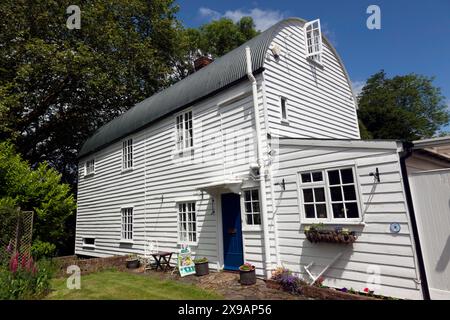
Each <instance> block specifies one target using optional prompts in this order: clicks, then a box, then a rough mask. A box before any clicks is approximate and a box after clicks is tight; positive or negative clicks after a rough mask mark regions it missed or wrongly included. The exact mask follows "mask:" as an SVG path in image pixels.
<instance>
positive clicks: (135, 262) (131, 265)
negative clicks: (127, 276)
mask: <svg viewBox="0 0 450 320" xmlns="http://www.w3.org/2000/svg"><path fill="white" fill-rule="evenodd" d="M139 265H140V262H139V259H131V260H127V268H128V269H137V268H139Z"/></svg>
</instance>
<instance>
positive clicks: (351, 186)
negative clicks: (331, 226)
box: [328, 168, 359, 219]
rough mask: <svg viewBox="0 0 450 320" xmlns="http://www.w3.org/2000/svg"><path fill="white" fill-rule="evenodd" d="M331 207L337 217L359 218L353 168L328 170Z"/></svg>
mask: <svg viewBox="0 0 450 320" xmlns="http://www.w3.org/2000/svg"><path fill="white" fill-rule="evenodd" d="M328 181H329V185H330V187H329V188H330V196H331V207H332V211H333V217H334V218H335V219H344V218H348V219H352V218H358V217H359V213H358V202H357V199H356V188H355V179H354V178H353V170H352V169H351V168H347V169H339V170H330V171H328Z"/></svg>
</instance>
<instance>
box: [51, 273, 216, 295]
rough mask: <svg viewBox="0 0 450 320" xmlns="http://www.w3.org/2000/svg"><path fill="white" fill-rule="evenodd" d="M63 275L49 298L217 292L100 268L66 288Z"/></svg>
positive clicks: (53, 283)
mask: <svg viewBox="0 0 450 320" xmlns="http://www.w3.org/2000/svg"><path fill="white" fill-rule="evenodd" d="M66 280H67V279H66V278H58V279H53V280H52V292H51V293H50V294H49V295H48V296H47V297H46V299H50V300H85V299H90V300H91V299H94V300H118V299H123V300H141V299H145V300H152V299H159V300H210V299H222V297H221V296H220V295H218V294H215V293H213V292H210V291H205V290H203V289H200V288H198V287H196V286H194V285H189V284H186V283H180V282H176V281H173V280H161V279H159V278H156V277H154V276H151V275H145V276H143V275H138V274H132V273H127V272H120V271H102V272H97V273H91V274H88V275H83V276H81V289H79V290H75V289H72V290H70V289H67V287H66Z"/></svg>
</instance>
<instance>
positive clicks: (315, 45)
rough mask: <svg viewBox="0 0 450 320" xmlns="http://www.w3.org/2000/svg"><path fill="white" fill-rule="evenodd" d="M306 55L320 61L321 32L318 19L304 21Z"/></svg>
mask: <svg viewBox="0 0 450 320" xmlns="http://www.w3.org/2000/svg"><path fill="white" fill-rule="evenodd" d="M305 38H306V57H307V58H310V59H312V60H314V61H316V62H319V63H320V62H321V59H322V57H321V55H322V32H321V30H320V20H319V19H317V20H314V21H311V22H307V23H305Z"/></svg>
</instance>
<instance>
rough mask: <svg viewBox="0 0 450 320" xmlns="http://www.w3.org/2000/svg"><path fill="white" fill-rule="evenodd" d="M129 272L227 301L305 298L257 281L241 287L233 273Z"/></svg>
mask: <svg viewBox="0 0 450 320" xmlns="http://www.w3.org/2000/svg"><path fill="white" fill-rule="evenodd" d="M130 272H134V273H139V274H142V275H144V276H145V275H149V274H151V275H153V276H156V277H159V278H160V279H171V280H175V281H180V282H183V283H187V284H191V285H196V286H197V287H200V288H202V289H205V290H209V291H214V292H216V293H218V294H220V295H222V296H223V297H224V298H225V299H227V300H228V299H229V300H250V299H252V300H305V299H308V298H307V297H305V296H301V295H293V294H290V293H288V292H285V291H282V290H277V289H273V288H269V287H267V286H266V283H265V282H264V281H263V280H261V279H257V280H256V284H254V285H250V286H243V285H241V284H240V283H239V274H238V273H235V272H226V271H223V272H211V273H210V274H208V275H206V276H202V277H197V276H195V275H191V276H186V277H180V275H179V274H178V273H173V274H172V272H170V271H169V272H162V271H154V270H147V271H145V272H144V269H142V268H141V269H136V270H133V271H130Z"/></svg>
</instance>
